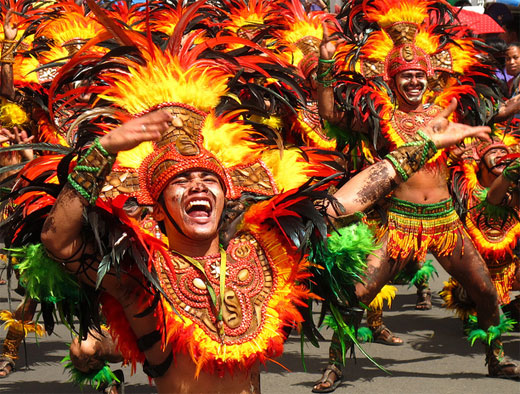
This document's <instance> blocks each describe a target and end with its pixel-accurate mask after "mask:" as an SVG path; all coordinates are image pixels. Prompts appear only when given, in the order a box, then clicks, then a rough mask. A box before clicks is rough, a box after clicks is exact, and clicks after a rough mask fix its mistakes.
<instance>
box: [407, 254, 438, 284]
mask: <svg viewBox="0 0 520 394" xmlns="http://www.w3.org/2000/svg"><path fill="white" fill-rule="evenodd" d="M433 275H437V276H439V273H438V272H437V269H436V268H435V267H434V266H433V264H432V260H427V261H425V262H424V264H423V266H422V267H421V268H420V269H418V270H417V271H416V272H415V274H414V276H413V277H412V279H410V284H409V286H408V287H409V288H410V287H412V286H415V285H417V284H421V283H427V282H428V281H429V280H430V279H431V278H433Z"/></svg>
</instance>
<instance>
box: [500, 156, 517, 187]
mask: <svg viewBox="0 0 520 394" xmlns="http://www.w3.org/2000/svg"><path fill="white" fill-rule="evenodd" d="M502 175H503V176H504V178H506V179H507V180H508V181H509V182H512V183H517V182H518V180H520V159H515V160H514V161H513V162H511V163H510V164H509V165H508V166H507V167H506V168H504V171H502Z"/></svg>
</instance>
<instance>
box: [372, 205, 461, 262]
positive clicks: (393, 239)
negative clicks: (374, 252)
mask: <svg viewBox="0 0 520 394" xmlns="http://www.w3.org/2000/svg"><path fill="white" fill-rule="evenodd" d="M387 232H388V245H387V252H388V256H389V257H391V258H393V259H395V260H401V261H402V260H406V259H408V257H409V256H410V255H411V254H412V256H413V258H414V259H415V260H417V261H424V260H425V259H426V253H427V252H428V251H430V252H432V253H434V254H436V255H438V256H448V255H450V254H452V253H453V250H454V249H455V245H456V244H457V241H458V239H459V237H462V234H463V232H464V229H463V226H462V222H461V221H460V219H459V217H458V215H457V213H456V212H455V210H454V209H453V202H452V200H451V199H448V200H445V201H441V202H439V203H436V204H414V203H410V202H408V201H403V200H399V199H397V198H391V204H390V208H389V210H388V224H387V226H384V227H383V228H382V229H381V230H380V231H379V232H378V234H377V235H378V238H379V239H381V238H382V237H383V235H385V234H386V233H387Z"/></svg>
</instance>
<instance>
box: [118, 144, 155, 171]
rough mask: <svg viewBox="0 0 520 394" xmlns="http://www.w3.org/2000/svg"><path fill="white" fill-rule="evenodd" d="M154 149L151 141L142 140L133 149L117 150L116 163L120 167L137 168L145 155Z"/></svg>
mask: <svg viewBox="0 0 520 394" xmlns="http://www.w3.org/2000/svg"><path fill="white" fill-rule="evenodd" d="M153 151H154V145H153V143H152V142H149V141H148V142H143V143H142V144H140V145H138V146H136V147H135V148H134V149H131V150H127V151H123V152H119V153H118V155H117V164H118V165H120V166H122V167H128V168H135V169H137V168H139V165H140V164H141V162H142V161H143V160H144V158H145V157H146V156H148V155H149V154H151V153H152V152H153Z"/></svg>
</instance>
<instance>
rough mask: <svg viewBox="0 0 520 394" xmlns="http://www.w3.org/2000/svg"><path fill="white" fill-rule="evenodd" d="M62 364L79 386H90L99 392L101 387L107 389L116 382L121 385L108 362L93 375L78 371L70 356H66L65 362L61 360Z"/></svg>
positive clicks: (73, 381)
mask: <svg viewBox="0 0 520 394" xmlns="http://www.w3.org/2000/svg"><path fill="white" fill-rule="evenodd" d="M61 363H62V364H64V367H65V369H66V370H68V372H69V374H70V381H71V382H72V383H74V384H75V385H77V386H80V387H83V386H84V385H86V384H88V385H90V386H92V387H93V388H95V389H96V390H99V388H100V387H106V386H108V385H110V384H111V383H112V382H114V381H116V382H117V383H120V381H119V379H118V378H117V377H116V375H114V373H113V372H112V370H111V369H110V366H109V364H108V362H105V365H104V366H103V368H101V369H100V370H99V371H93V372H91V373H84V372H81V371H80V370H78V369H76V367H74V364H73V363H72V361H71V359H70V356H65V357H64V358H63V360H61Z"/></svg>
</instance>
